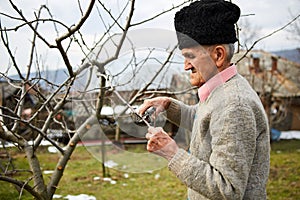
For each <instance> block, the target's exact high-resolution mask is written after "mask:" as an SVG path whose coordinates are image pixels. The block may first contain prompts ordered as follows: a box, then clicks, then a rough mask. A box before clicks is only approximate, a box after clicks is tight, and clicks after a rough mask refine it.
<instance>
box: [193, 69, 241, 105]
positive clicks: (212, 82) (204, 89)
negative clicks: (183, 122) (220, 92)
mask: <svg viewBox="0 0 300 200" xmlns="http://www.w3.org/2000/svg"><path fill="white" fill-rule="evenodd" d="M236 74H237V69H236V66H235V65H232V66H230V67H228V68H226V69H224V70H223V71H221V72H219V73H218V74H216V75H215V76H213V77H212V78H210V79H209V80H208V81H207V82H206V83H204V84H203V85H202V86H201V87H200V88H199V89H198V95H199V98H200V102H201V103H202V102H204V101H205V100H206V99H207V97H208V96H209V95H210V93H211V92H212V91H213V90H214V89H215V88H216V87H218V86H220V85H222V84H224V83H225V82H226V81H228V80H229V79H230V78H232V77H233V76H234V75H236Z"/></svg>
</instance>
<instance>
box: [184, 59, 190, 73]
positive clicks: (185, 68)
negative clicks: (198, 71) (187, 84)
mask: <svg viewBox="0 0 300 200" xmlns="http://www.w3.org/2000/svg"><path fill="white" fill-rule="evenodd" d="M191 68H192V65H191V63H190V61H189V60H188V59H184V70H186V71H187V70H190V69H191Z"/></svg>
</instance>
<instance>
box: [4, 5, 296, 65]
mask: <svg viewBox="0 0 300 200" xmlns="http://www.w3.org/2000/svg"><path fill="white" fill-rule="evenodd" d="M181 1H182V0H163V1H162V0H151V1H147V0H136V9H135V11H134V19H133V20H134V21H135V22H136V21H140V20H142V19H145V18H148V17H150V16H153V15H155V14H157V13H159V12H161V11H162V10H165V9H167V8H170V6H171V5H172V4H174V5H176V4H177V3H178V2H181ZM16 2H18V5H19V7H22V12H23V13H24V14H26V15H27V14H31V15H32V13H33V11H34V10H35V11H36V10H37V8H39V6H40V5H41V4H43V3H44V4H47V5H48V6H49V7H50V9H51V11H52V14H53V16H54V17H55V18H56V19H63V20H64V21H66V22H67V23H68V24H69V25H72V24H74V23H76V22H77V21H78V19H79V15H78V6H76V5H77V0H63V1H61V0H43V1H42V0H39V1H36V0H26V1H16ZM37 2H38V3H37ZM82 2H87V0H84V1H82ZM124 2H126V1H125V0H124V1H123V0H114V1H105V4H106V5H108V6H111V8H112V12H116V13H117V12H118V11H120V10H121V9H122V5H123V3H124ZM232 2H234V3H236V4H237V5H239V6H240V8H241V11H242V15H248V14H253V15H251V16H248V17H247V19H248V21H249V22H250V24H251V27H252V29H255V30H256V32H257V35H256V37H257V39H258V38H260V37H263V36H265V35H268V34H270V33H272V32H273V31H275V30H277V29H279V28H281V27H282V26H284V25H285V24H286V23H288V22H289V21H290V20H291V19H292V16H297V15H299V14H300V0H257V1H253V0H232ZM109 4H110V5H109ZM83 9H84V8H83ZM177 10H178V9H177ZM177 10H176V11H177ZM0 12H4V13H11V12H13V10H12V8H11V6H10V5H9V4H8V0H1V1H0ZM76 13H77V15H76ZM174 13H175V11H174V12H172V13H168V14H166V15H163V16H162V17H159V18H157V19H156V20H155V21H153V22H149V23H146V24H144V25H143V26H142V27H140V28H162V29H167V30H171V31H174V27H173V19H174ZM16 16H17V15H16ZM92 16H93V18H91V20H89V21H87V23H86V24H85V26H84V30H83V31H82V34H84V36H85V38H90V42H91V44H92V42H93V41H94V39H95V37H96V36H97V35H100V34H101V33H102V32H103V30H101V27H99V26H97V25H95V21H97V20H99V16H98V14H97V9H93V15H92ZM0 17H1V18H0V20H1V24H2V26H5V27H10V26H12V24H11V23H10V22H9V21H8V20H7V18H5V17H3V16H0ZM244 18H245V17H244ZM298 20H300V19H298ZM50 28H51V30H50ZM41 30H43V31H44V33H45V34H48V35H49V37H52V38H53V40H50V41H51V43H52V44H54V39H55V37H56V33H55V31H53V30H54V29H53V26H48V27H47V26H45V27H43V26H42V25H41ZM64 32H65V30H64ZM64 32H62V33H64ZM288 37H289V34H288V32H287V31H281V32H279V33H276V34H275V35H273V36H271V37H269V38H267V39H265V40H263V41H261V42H260V43H258V44H257V45H256V49H263V50H266V51H275V50H282V49H292V48H297V47H300V44H299V41H298V42H297V41H292V40H289V39H288ZM31 38H32V34H30V35H26V31H25V30H23V29H22V31H19V32H16V33H15V34H14V35H11V36H10V39H11V43H10V45H11V46H12V47H13V49H14V50H15V54H16V57H17V58H18V62H19V63H21V64H20V65H22V66H26V64H27V63H28V56H29V55H28V54H26V53H27V52H29V51H28V50H26V48H25V45H26V44H27V46H29V45H30V40H31ZM87 41H88V40H87ZM0 45H2V44H1V43H0ZM39 45H40V44H38V47H40V46H39ZM27 49H28V48H27ZM52 51H57V50H53V49H50V50H49V49H47V50H44V51H43V50H39V52H38V53H39V54H41V56H43V57H44V59H43V62H45V63H46V62H50V63H51V64H48V65H51V67H54V68H59V67H60V66H61V65H63V63H61V62H62V61H61V58H59V57H60V56H59V55H58V54H57V53H55V52H54V53H53V52H52ZM70 53H74V55H71V59H72V61H73V63H72V64H74V65H79V64H80V61H81V59H82V57H81V56H82V55H80V56H78V55H77V52H76V49H75V50H73V51H71V52H70ZM0 60H1V61H2V63H1V65H2V66H7V65H8V63H9V62H8V57H7V53H6V52H5V51H4V49H3V47H2V46H1V48H0ZM2 66H1V71H2V70H3V67H2ZM22 70H23V69H22Z"/></svg>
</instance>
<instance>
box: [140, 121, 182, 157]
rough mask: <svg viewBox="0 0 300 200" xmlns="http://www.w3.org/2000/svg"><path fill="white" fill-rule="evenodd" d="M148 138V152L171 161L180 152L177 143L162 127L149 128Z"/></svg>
mask: <svg viewBox="0 0 300 200" xmlns="http://www.w3.org/2000/svg"><path fill="white" fill-rule="evenodd" d="M146 138H147V139H148V143H147V150H148V151H149V152H152V153H154V154H157V155H159V156H162V157H164V158H166V159H167V160H169V161H170V160H171V159H172V158H173V156H174V155H175V154H176V152H177V151H178V146H177V144H176V142H175V141H174V140H173V139H172V138H171V137H170V136H169V135H168V134H167V133H166V132H165V131H164V130H163V129H162V128H161V127H156V128H154V127H149V128H148V133H147V134H146Z"/></svg>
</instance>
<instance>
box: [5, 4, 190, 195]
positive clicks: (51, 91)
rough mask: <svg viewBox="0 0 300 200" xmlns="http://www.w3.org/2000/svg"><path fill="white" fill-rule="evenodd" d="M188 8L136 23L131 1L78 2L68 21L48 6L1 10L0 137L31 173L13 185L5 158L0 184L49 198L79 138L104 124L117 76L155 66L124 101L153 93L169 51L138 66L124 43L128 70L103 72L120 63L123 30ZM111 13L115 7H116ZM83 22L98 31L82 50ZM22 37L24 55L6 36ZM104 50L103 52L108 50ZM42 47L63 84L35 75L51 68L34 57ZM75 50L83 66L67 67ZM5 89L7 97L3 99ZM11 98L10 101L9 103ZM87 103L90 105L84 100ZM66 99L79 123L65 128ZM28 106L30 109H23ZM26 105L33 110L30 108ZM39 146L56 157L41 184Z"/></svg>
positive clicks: (147, 57) (171, 54) (125, 40)
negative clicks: (56, 62) (59, 138)
mask: <svg viewBox="0 0 300 200" xmlns="http://www.w3.org/2000/svg"><path fill="white" fill-rule="evenodd" d="M187 2H189V1H181V3H178V4H177V5H171V6H170V7H169V8H167V9H166V10H160V11H158V13H155V14H153V15H152V16H146V18H145V19H142V20H140V21H139V20H138V19H135V18H134V11H136V10H138V9H139V8H138V7H136V6H137V5H136V2H135V0H131V1H126V2H122V3H120V2H118V5H117V6H116V5H114V3H104V2H103V1H95V0H90V1H88V2H84V3H83V2H81V1H77V5H74V6H77V15H78V16H79V18H78V19H77V20H76V21H75V20H74V21H72V22H67V21H64V20H62V19H61V18H60V16H56V15H54V14H53V13H52V12H53V10H51V6H49V5H47V4H46V5H41V6H40V7H39V8H38V9H35V10H34V11H33V12H24V10H25V9H24V10H23V8H22V6H25V5H24V4H23V5H21V4H19V5H18V3H17V2H15V1H13V0H9V1H8V3H7V5H6V6H8V7H9V9H10V10H11V12H8V11H7V10H0V17H1V18H0V20H1V24H0V30H1V46H2V48H4V49H5V50H6V54H7V55H8V56H9V65H8V66H7V68H6V69H5V70H3V68H2V69H1V79H2V81H3V82H4V83H5V87H4V86H3V87H2V92H1V107H0V108H1V109H0V110H1V113H0V116H1V119H0V122H1V134H0V138H1V140H2V141H3V142H4V143H3V144H5V142H12V143H13V144H14V145H15V146H16V147H18V148H19V149H20V150H21V151H23V152H24V153H25V154H26V157H27V161H28V163H29V166H30V169H24V171H22V173H27V174H28V172H30V173H29V174H28V179H27V181H20V180H17V179H16V178H14V176H12V174H13V173H15V171H14V168H13V162H12V161H11V159H9V162H7V166H10V167H4V166H1V169H2V172H1V174H0V180H1V181H6V182H9V183H12V184H14V185H16V187H18V188H21V189H20V196H21V195H22V191H23V190H27V191H28V192H29V193H30V194H31V195H33V196H34V197H35V198H36V199H51V198H52V196H53V195H54V193H55V191H56V189H57V187H58V185H59V182H60V180H61V178H62V176H63V172H64V170H65V167H66V165H67V163H68V161H69V160H70V157H71V155H72V153H73V152H74V150H75V148H76V145H77V144H78V142H79V141H80V140H81V138H82V137H83V136H84V135H85V134H88V132H89V131H90V127H91V125H93V124H99V122H100V121H101V120H103V119H104V118H105V116H103V115H102V114H101V110H102V108H103V106H104V105H105V104H106V103H107V102H105V101H106V100H105V97H107V96H110V94H112V91H114V90H115V89H116V88H117V87H120V86H121V85H122V84H125V83H124V82H123V83H120V82H119V81H118V76H120V75H121V74H123V73H125V72H127V71H128V69H131V71H133V72H137V71H139V70H140V68H141V67H143V66H145V65H146V60H156V62H158V63H159V64H160V66H161V70H158V71H157V72H156V73H155V74H154V75H153V77H152V78H151V79H150V81H149V82H147V83H146V84H145V85H144V86H143V87H141V88H140V89H139V90H138V91H137V92H135V95H133V96H130V98H128V99H126V100H127V101H128V103H129V104H133V103H134V102H136V101H137V100H138V99H139V98H141V97H142V96H143V94H144V92H145V91H146V90H148V92H149V89H151V88H152V89H153V85H152V87H151V84H152V83H153V82H155V81H158V79H157V77H158V74H161V73H163V72H162V71H163V70H162V69H164V68H167V66H168V65H170V63H172V61H171V60H172V58H173V57H174V49H175V48H176V46H174V47H170V48H168V49H165V50H164V51H165V52H166V53H167V56H166V58H165V59H161V60H158V59H157V58H155V57H154V56H152V55H151V50H150V49H148V51H149V53H147V54H146V55H145V57H144V58H142V59H140V60H138V59H137V58H138V56H136V55H135V53H134V52H135V50H134V46H133V45H131V48H132V52H133V53H132V55H131V56H130V62H128V63H127V65H126V64H124V63H123V64H124V65H125V67H123V70H120V71H119V72H118V73H115V74H114V73H112V72H111V71H110V69H109V67H108V66H109V64H110V63H112V62H113V61H115V60H117V59H118V58H119V57H120V52H122V48H123V47H124V45H128V44H130V41H129V40H128V38H127V34H128V32H129V31H130V30H131V29H132V28H133V27H137V26H141V25H143V24H144V23H147V22H150V21H153V20H155V19H157V18H159V17H160V16H161V15H163V14H165V13H168V12H171V11H172V10H174V9H176V8H179V7H181V6H183V5H184V4H186V3H187ZM62 4H63V3H62ZM60 6H63V5H60ZM116 7H117V8H118V9H115V8H116ZM95 16H96V17H95ZM89 20H96V21H97V24H98V26H100V27H102V29H101V30H102V32H100V33H99V34H98V35H100V37H99V36H97V37H96V38H95V39H94V42H93V43H92V44H89V42H90V41H89V40H88V37H87V36H85V34H84V26H85V25H87V24H88V21H89ZM7 22H9V23H7ZM45 25H51V26H52V30H51V34H50V33H49V32H45V31H44V29H43V28H44V26H45ZM24 32H26V33H28V34H30V35H31V39H30V43H31V46H30V49H28V50H25V49H23V48H22V46H21V45H20V46H18V48H17V49H15V46H13V39H12V38H13V37H14V35H15V34H22V33H24ZM107 45H108V46H109V47H110V48H107ZM41 46H42V47H43V48H48V51H49V52H50V51H51V52H53V51H55V52H56V55H57V56H58V58H59V59H60V60H62V62H63V64H64V68H65V69H66V74H65V77H66V78H65V80H64V81H63V82H62V83H56V82H54V81H52V80H49V79H46V78H45V77H44V76H43V75H42V70H43V69H46V68H49V65H52V64H53V63H50V64H48V63H47V59H46V58H44V57H42V56H41V55H40V51H41V50H40V47H41ZM74 49H76V50H77V51H78V52H79V53H78V54H79V56H80V57H81V59H82V63H74V62H73V60H72V59H73V58H72V57H71V56H70V55H71V53H70V52H71V51H73V50H74ZM21 50H22V51H23V52H24V51H26V55H28V56H27V57H26V59H27V64H26V68H24V66H22V65H21V64H20V61H19V60H20V59H21V58H20V54H19V51H21ZM47 65H48V66H47ZM11 69H13V70H14V71H16V73H17V75H18V78H17V79H18V80H15V79H16V78H11V77H10V76H9V75H8V73H9V71H10V70H11ZM24 69H26V71H25V70H24ZM2 70H3V71H2ZM34 71H35V75H34V76H33V75H32V74H33V72H34ZM135 74H136V73H132V75H131V76H130V77H129V79H128V80H127V83H130V82H131V81H132V80H133V79H134V77H135ZM95 75H96V76H95ZM82 77H84V78H82ZM80 80H84V84H83V85H84V87H81V88H80V89H76V88H77V86H78V85H80V84H79V83H78V85H76V83H77V82H80ZM161 80H163V79H161ZM95 81H96V84H95ZM9 90H11V91H12V92H11V93H8V91H9ZM155 91H157V90H154V92H155ZM8 94H9V95H8ZM10 97H11V99H10V100H11V101H9V98H10ZM87 98H88V99H91V101H85V100H86V99H87ZM73 100H74V101H75V102H77V103H78V102H79V103H78V104H80V108H82V109H83V110H84V113H85V115H84V117H82V116H79V117H77V120H79V121H80V120H81V121H80V123H77V124H75V125H70V122H69V121H68V118H67V117H66V115H65V113H64V111H65V108H66V106H68V105H69V104H70V103H71V104H72V101H73ZM28 102H29V104H30V105H27V104H28ZM33 102H34V106H32V104H33ZM9 105H13V106H9ZM53 127H56V128H58V129H60V130H63V132H64V133H65V134H68V135H69V136H70V138H69V142H68V144H67V145H66V146H65V148H62V147H61V146H60V145H59V144H58V143H57V142H55V141H54V140H53V139H52V138H50V135H49V130H51V129H53ZM44 140H46V141H48V142H50V143H51V145H53V146H54V147H55V148H56V149H57V150H58V151H59V152H60V153H61V156H60V159H59V161H58V162H57V165H56V167H55V169H54V173H53V175H52V176H51V179H50V181H47V183H46V181H45V180H44V176H43V173H42V169H41V167H40V166H41V163H40V161H39V159H38V156H37V155H38V154H39V151H38V150H39V147H40V146H41V144H42V142H43V141H44ZM8 169H9V170H8ZM103 170H105V168H103Z"/></svg>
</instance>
